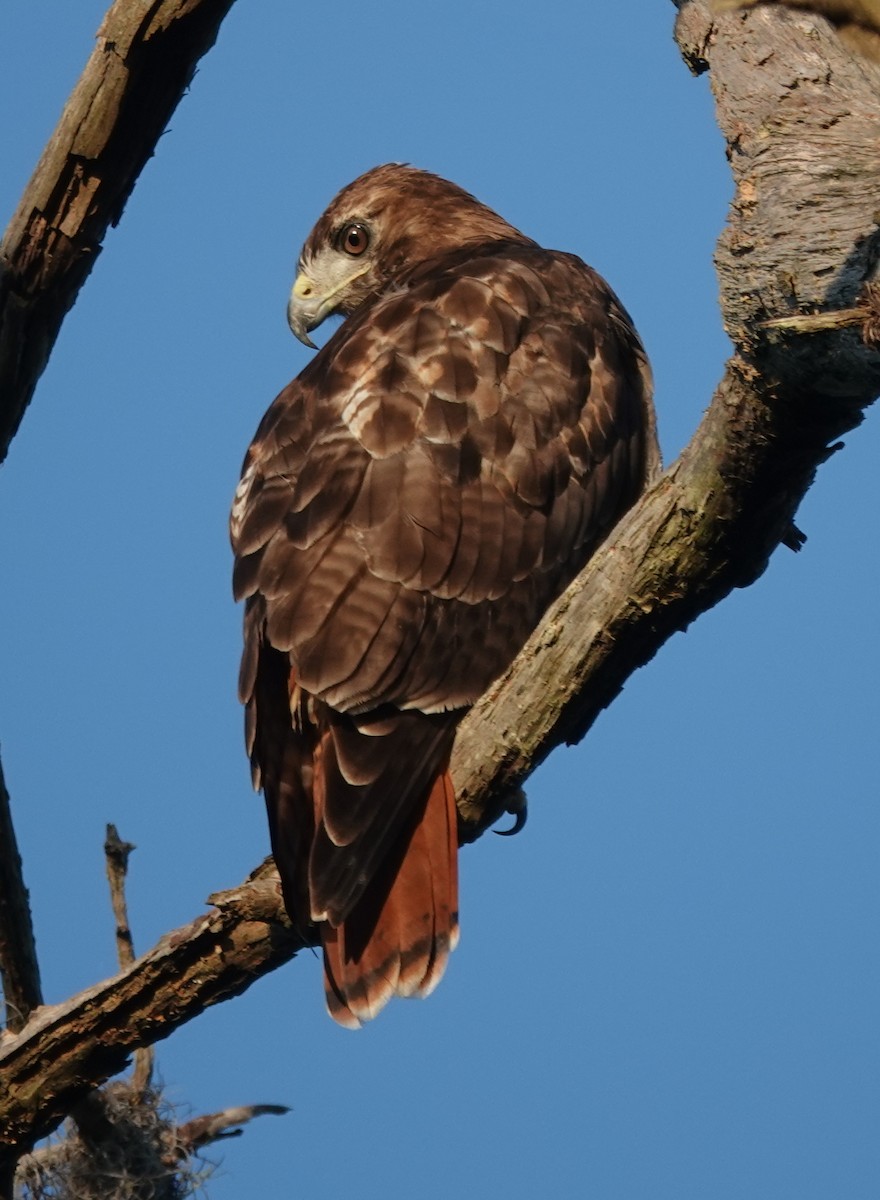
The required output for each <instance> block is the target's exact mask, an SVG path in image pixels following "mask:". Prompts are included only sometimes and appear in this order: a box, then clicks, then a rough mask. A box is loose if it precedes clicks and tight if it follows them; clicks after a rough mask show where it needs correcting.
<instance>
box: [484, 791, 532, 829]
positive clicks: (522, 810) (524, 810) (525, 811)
mask: <svg viewBox="0 0 880 1200" xmlns="http://www.w3.org/2000/svg"><path fill="white" fill-rule="evenodd" d="M507 812H509V813H512V814H513V818H514V821H513V825H511V827H510V829H493V831H492V832H493V833H497V834H498V836H499V837H513V836H514V835H515V834H517V833H519V832H520V830H521V829H524V828H525V824H526V821H527V820H528V819H529V804H528V801H527V800H526V795H525V792H523V791H518V792H517V795H516V799H515V800H514V801H513V803H512V804H511V805H510V807H509V808H508V809H507Z"/></svg>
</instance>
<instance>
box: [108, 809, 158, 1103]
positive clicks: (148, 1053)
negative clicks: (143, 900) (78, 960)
mask: <svg viewBox="0 0 880 1200" xmlns="http://www.w3.org/2000/svg"><path fill="white" fill-rule="evenodd" d="M135 848H136V847H135V846H134V844H133V843H132V842H124V841H123V840H122V838H121V837H120V836H119V832H118V830H117V828H116V826H115V825H112V824H109V825H108V826H107V836H106V839H105V841H104V857H105V859H106V863H107V880H108V882H109V884H110V903H111V905H112V906H113V919H114V920H115V922H116V955H117V957H118V959H119V966H120V969H121V970H123V971H124V970H125V968H126V967H130V966H131V964H132V963H133V962H134V960H135V954H134V940H133V938H132V936H131V926H130V925H129V922H128V905H127V904H126V901H125V876H126V874H127V872H128V856H129V854H131V852H132V850H134V849H135ZM153 1058H154V1055H153V1047H152V1046H142V1047H140V1049H138V1050H136V1051H135V1054H134V1068H133V1070H132V1073H131V1087H132V1091H133V1092H134V1093H135V1094H136V1095H138V1096H144V1095H145V1094H146V1091H147V1088H148V1087H149V1086H150V1082H151V1080H152V1078H153Z"/></svg>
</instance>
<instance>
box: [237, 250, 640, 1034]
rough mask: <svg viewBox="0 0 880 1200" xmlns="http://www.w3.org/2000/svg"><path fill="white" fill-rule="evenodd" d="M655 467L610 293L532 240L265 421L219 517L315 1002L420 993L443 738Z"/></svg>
mask: <svg viewBox="0 0 880 1200" xmlns="http://www.w3.org/2000/svg"><path fill="white" fill-rule="evenodd" d="M655 465H656V449H655V442H654V434H653V424H652V416H651V401H650V375H649V371H648V367H647V363H646V360H645V357H644V353H643V351H642V348H641V345H640V343H639V341H638V338H637V336H636V334H635V333H634V331H633V329H632V326H631V324H630V322H629V318H628V317H627V315H626V313H625V312H624V310H623V309H622V308H621V307H620V305H619V302H618V301H617V299H616V298H615V296H614V295H613V293H612V292H611V291H610V290H609V289H608V287H607V285H606V284H605V283H604V282H603V281H602V280H601V279H600V278H599V277H598V276H597V275H596V274H595V273H594V272H593V271H591V270H590V269H589V268H588V267H586V266H585V265H584V264H583V263H582V262H581V261H580V260H579V259H577V258H574V257H573V256H570V255H565V254H559V253H554V252H549V251H544V250H541V249H540V248H538V247H536V246H534V245H533V244H531V243H528V242H526V241H522V242H517V241H509V242H501V243H494V244H491V245H487V246H483V247H477V248H474V247H470V248H467V249H464V250H454V251H452V252H450V253H447V254H445V255H442V256H440V257H437V258H434V259H432V260H431V261H429V262H426V263H423V264H421V265H419V266H417V267H415V268H413V269H411V270H409V271H405V272H403V273H401V274H400V275H399V276H398V277H397V278H396V280H395V282H394V285H393V286H392V287H391V288H389V290H388V291H387V293H386V294H384V295H381V296H379V297H377V298H374V299H372V300H370V301H368V302H366V303H364V304H363V305H362V306H361V308H359V309H358V310H357V311H355V313H354V314H353V315H352V316H351V317H349V319H348V320H347V321H346V323H345V324H344V325H343V327H342V328H341V329H340V330H339V331H338V332H337V333H336V334H335V335H334V337H333V338H331V340H330V341H329V342H328V343H327V345H326V346H325V347H324V349H323V350H322V351H321V352H320V353H319V354H318V355H317V356H316V357H315V358H314V359H313V360H312V362H311V363H310V364H309V366H308V367H307V368H306V370H305V371H303V373H302V374H301V375H300V377H299V378H298V379H297V380H295V381H294V382H293V383H292V384H291V385H290V386H289V387H288V388H286V389H285V390H284V391H283V392H282V393H281V395H280V396H279V397H278V399H277V400H276V401H275V403H274V404H273V406H272V407H271V409H270V410H269V412H268V413H267V414H266V417H265V418H264V420H263V422H262V424H261V426H260V428H259V430H258V432H257V435H256V437H255V439H254V442H253V444H252V446H251V449H250V451H249V453H248V456H247V458H246V460H245V465H244V470H243V474H242V480H241V483H240V485H239V488H238V491H237V493H236V498H235V503H234V507H233V514H232V540H233V546H234V549H235V553H236V565H235V591H236V596H237V597H238V598H244V599H246V600H247V608H246V618H245V651H244V657H243V661H242V673H241V694H242V699H243V701H244V703H245V705H246V709H247V728H248V748H249V752H250V754H251V759H252V763H253V767H254V778H255V782H256V783H257V784H258V785H259V784H262V786H263V789H264V791H265V795H266V803H267V808H268V811H269V820H270V828H271V833H272V843H273V849H274V851H275V856H276V860H277V862H278V866H279V869H280V871H281V875H282V882H283V886H284V892H285V899H286V903H287V906H288V908H289V909H290V911H291V912H292V914H294V919H295V920H298V921H299V922H300V923H301V924H305V923H306V922H308V921H323V922H325V924H324V927H323V940H324V947H325V971H326V978H327V997H328V1004H329V1007H330V1009H331V1012H332V1013H333V1015H334V1016H335V1017H336V1018H337V1020H340V1021H341V1022H342V1023H344V1024H345V1023H348V1024H357V1023H359V1022H360V1021H362V1020H365V1019H367V1018H368V1017H370V1016H371V1015H373V1014H374V1013H375V1011H377V1010H378V1008H379V1007H381V1005H382V1004H384V1003H385V1001H386V1000H387V999H388V997H389V996H390V995H391V994H393V993H395V992H397V993H400V994H413V993H425V992H427V991H428V990H430V988H431V987H432V986H433V985H434V983H435V982H436V981H437V979H439V976H440V974H441V973H442V970H443V965H444V963H445V960H446V956H447V954H448V952H449V949H450V948H451V946H452V945H454V942H455V939H456V936H457V908H458V901H457V878H456V864H455V859H456V854H455V849H456V846H455V842H456V839H455V805H454V798H453V796H452V790H451V786H450V784H449V778H448V773H447V770H446V768H447V763H448V759H449V754H450V750H451V746H452V741H453V738H454V734H455V729H456V726H457V723H458V721H459V719H460V717H461V715H462V713H463V711H464V709H465V707H466V706H467V705H469V704H471V703H473V702H474V701H475V700H476V699H477V697H478V696H479V695H480V694H481V693H482V692H483V691H484V690H485V689H486V687H487V686H488V685H489V683H491V681H492V680H493V679H494V678H495V677H496V676H497V675H498V674H499V673H500V672H501V671H502V670H503V669H504V668H505V667H506V666H507V665H508V664H509V663H510V661H511V660H512V659H513V657H514V656H515V655H516V653H517V652H518V650H519V649H520V647H521V646H522V645H523V643H524V642H525V640H526V638H527V637H528V635H529V634H530V633H531V631H532V630H533V629H534V627H535V625H536V624H537V622H538V620H539V619H540V616H541V614H542V613H543V611H544V609H545V607H546V606H547V604H548V603H549V602H550V601H551V600H552V599H553V598H554V597H555V596H556V595H557V594H558V593H559V592H560V591H561V590H562V588H563V587H564V586H565V585H566V584H567V583H568V581H569V580H570V579H571V578H572V577H573V576H574V575H575V574H576V573H577V571H578V570H579V569H580V568H581V567H582V566H583V564H584V563H585V562H586V560H587V559H588V558H589V556H590V554H591V553H592V551H593V550H594V549H595V547H596V545H597V544H598V542H599V541H600V540H601V539H602V538H603V537H604V536H605V534H606V533H607V532H608V530H609V529H610V527H611V526H612V524H613V523H614V522H615V521H616V520H617V519H618V517H619V516H620V514H621V512H622V511H624V510H625V508H626V507H628V505H629V504H630V503H632V501H633V500H634V499H635V497H636V495H637V494H638V492H639V491H640V489H641V487H642V486H643V484H644V481H645V479H646V477H647V476H648V475H649V473H650V472H651V470H652V469H653V467H654V466H655Z"/></svg>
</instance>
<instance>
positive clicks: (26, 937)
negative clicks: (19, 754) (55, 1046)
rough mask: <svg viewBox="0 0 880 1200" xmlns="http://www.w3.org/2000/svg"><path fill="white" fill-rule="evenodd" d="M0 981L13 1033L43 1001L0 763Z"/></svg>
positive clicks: (7, 1025)
mask: <svg viewBox="0 0 880 1200" xmlns="http://www.w3.org/2000/svg"><path fill="white" fill-rule="evenodd" d="M0 982H2V985H3V1001H4V1005H5V1008H6V1028H7V1029H8V1030H9V1031H10V1032H12V1033H16V1032H17V1031H18V1030H19V1029H21V1028H22V1026H23V1025H24V1024H25V1022H26V1021H27V1019H28V1016H29V1015H30V1013H31V1011H32V1010H33V1009H35V1008H36V1007H37V1006H38V1005H39V1004H42V1003H43V994H42V990H41V987H40V968H39V966H38V963H37V947H36V942H35V940H34V928H33V923H32V922H31V908H30V904H29V902H28V893H27V888H26V887H25V886H24V875H23V874H22V867H21V858H20V856H19V853H18V843H17V842H16V839H15V828H14V826H13V823H12V808H11V805H10V801H9V793H8V792H7V790H6V782H5V780H4V778H3V766H2V764H0Z"/></svg>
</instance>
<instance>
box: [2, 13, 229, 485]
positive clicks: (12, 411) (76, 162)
mask: <svg viewBox="0 0 880 1200" xmlns="http://www.w3.org/2000/svg"><path fill="white" fill-rule="evenodd" d="M232 3H233V0H116V3H114V4H113V6H112V7H111V9H110V10H109V12H108V13H107V15H106V16H105V18H104V22H103V24H102V25H101V28H100V30H99V32H98V40H97V45H96V47H95V49H94V51H93V53H92V55H91V57H90V58H89V61H88V63H87V64H86V68H85V70H84V71H83V74H82V76H81V77H80V79H79V82H78V83H77V85H76V87H75V88H74V90H73V92H72V94H71V96H70V99H69V100H68V102H67V104H66V106H65V108H64V112H63V113H62V114H61V119H60V120H59V122H58V126H57V128H56V129H55V132H54V133H53V134H52V137H51V138H50V139H49V142H48V144H47V146H46V149H45V150H44V152H43V155H42V157H41V158H40V161H39V163H38V164H37V167H36V170H35V171H34V174H33V176H32V178H31V180H30V183H29V184H28V185H27V188H26V189H25V192H24V195H23V196H22V199H21V202H20V204H19V206H18V210H17V212H16V213H15V215H14V217H13V218H12V221H11V222H10V224H9V228H8V229H7V230H6V233H5V235H4V237H3V241H2V243H0V462H2V461H3V459H4V458H5V457H6V452H7V450H8V448H9V443H10V442H11V440H12V438H13V437H14V436H15V433H16V431H17V429H18V426H19V423H20V422H21V418H22V416H23V415H24V410H25V409H26V408H27V406H28V404H29V403H30V400H31V396H32V395H33V392H34V388H35V387H36V384H37V380H38V379H39V377H40V375H41V374H42V373H43V369H44V368H45V366H46V363H47V362H48V359H49V355H50V353H51V352H52V347H53V346H54V344H55V339H56V337H57V336H58V331H59V330H60V328H61V323H62V321H63V320H64V317H65V316H66V314H67V312H68V310H69V309H70V308H71V307H72V305H73V303H74V301H75V300H76V297H77V294H78V292H79V289H80V288H81V287H82V285H83V284H84V283H85V281H86V278H87V277H88V274H89V272H90V271H91V269H92V264H93V263H94V261H95V259H96V258H97V256H98V253H99V252H100V249H101V243H102V242H103V240H104V236H105V234H106V232H107V229H108V228H109V226H110V225H116V224H117V223H118V221H119V219H120V217H121V216H122V211H123V209H124V207H125V203H126V201H127V200H128V197H129V196H130V194H131V191H132V189H133V187H134V185H135V183H136V182H137V178H138V176H139V175H140V172H141V170H142V169H143V167H144V165H145V164H146V162H147V161H148V159H149V158H150V157H151V156H152V155H153V153H154V151H155V148H156V143H157V142H158V140H159V138H160V136H161V135H162V131H163V130H164V129H165V126H166V125H167V124H168V121H169V119H170V117H171V114H172V113H173V112H174V110H175V108H176V107H177V104H178V102H179V100H180V98H181V97H182V96H183V94H184V92H185V91H186V89H187V88H188V87H189V85H190V83H191V82H192V78H193V75H194V74H195V70H196V65H197V63H198V61H199V59H200V58H201V57H202V55H203V54H205V53H206V52H207V51H208V50H210V48H211V46H213V44H214V41H215V40H216V37H217V33H218V31H219V28H220V23H221V21H222V20H223V18H224V17H225V16H226V13H227V12H228V11H229V9H230V8H231V7H232Z"/></svg>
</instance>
